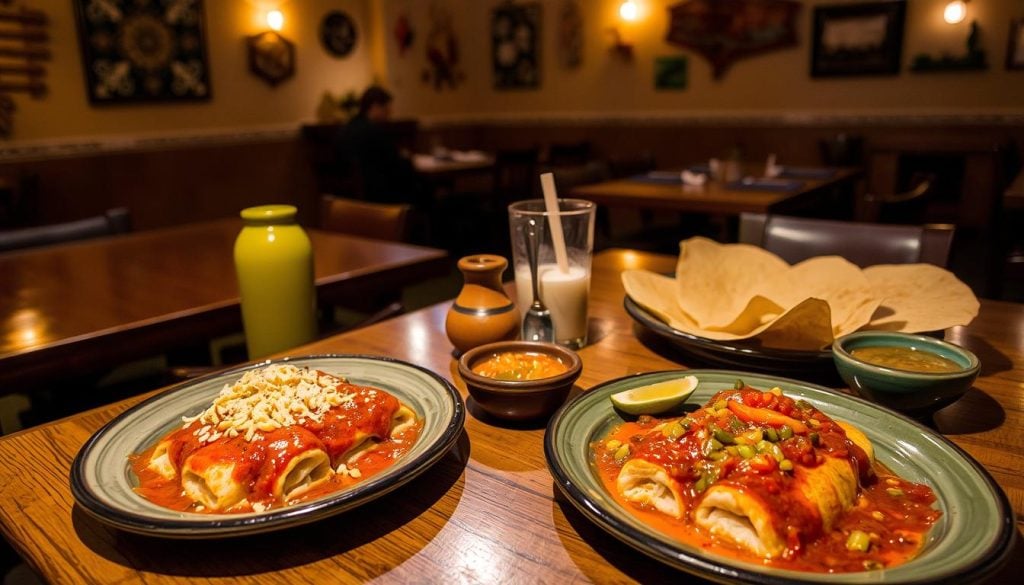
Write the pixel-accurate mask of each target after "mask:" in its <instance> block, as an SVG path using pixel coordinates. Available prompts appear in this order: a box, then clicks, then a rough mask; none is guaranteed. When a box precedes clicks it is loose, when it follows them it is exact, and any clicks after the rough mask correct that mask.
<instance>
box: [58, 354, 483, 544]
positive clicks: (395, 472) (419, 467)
mask: <svg viewBox="0 0 1024 585" xmlns="http://www.w3.org/2000/svg"><path fill="white" fill-rule="evenodd" d="M283 362H287V363H289V364H293V365H295V366H299V367H302V366H307V367H310V368H316V369H319V370H323V371H325V372H328V373H331V374H335V375H340V376H344V377H345V378H347V379H348V380H349V381H350V382H352V383H354V384H362V385H369V386H376V387H378V388H382V389H384V390H386V391H388V392H390V393H391V394H393V395H394V396H395V397H396V398H398V399H399V400H400V401H401V402H403V403H404V404H406V405H408V406H409V407H411V408H412V409H413V410H414V411H415V412H416V414H417V416H419V417H420V418H421V419H422V420H423V430H422V432H421V433H420V437H419V439H418V440H417V442H416V444H415V445H414V446H413V448H412V449H411V450H410V451H409V452H408V453H406V455H405V457H403V458H402V459H400V460H398V461H397V462H395V464H394V465H392V466H391V467H389V468H387V469H385V470H384V471H383V472H381V473H379V474H377V475H374V476H373V477H371V478H369V479H367V480H366V481H363V482H359V483H357V484H355V485H352V486H350V487H348V488H346V489H343V490H339V491H337V492H333V493H330V494H326V495H324V496H323V497H320V498H317V499H314V500H310V501H308V502H302V503H299V504H296V505H293V506H287V507H284V508H280V509H274V510H269V511H266V512H262V513H256V512H253V513H248V514H194V513H185V512H176V511H174V510H169V509H167V508H164V507H162V506H158V505H157V504H154V503H152V502H150V501H149V500H146V499H145V498H143V497H142V496H140V495H138V494H136V493H135V491H134V489H133V488H134V487H136V486H137V485H138V478H136V477H135V474H134V473H133V472H132V470H131V466H130V465H129V463H128V456H129V455H131V454H133V453H139V452H141V451H143V450H144V449H146V448H147V447H149V446H150V445H152V444H153V442H154V441H156V440H157V439H159V438H160V437H162V436H163V435H164V434H166V433H167V432H169V431H170V430H171V429H173V428H174V427H176V426H180V425H181V417H182V415H194V414H197V413H199V412H201V411H202V410H204V409H205V408H206V407H207V406H209V405H210V404H211V403H212V401H213V399H214V397H215V396H216V395H217V394H218V393H219V392H220V390H221V389H222V388H223V387H224V385H225V384H228V383H233V382H235V381H236V380H238V379H239V378H241V376H242V374H243V373H244V372H246V371H248V370H251V369H254V368H257V367H264V366H266V365H267V364H269V363H283ZM465 418H466V407H465V405H464V404H463V402H462V397H461V396H460V395H459V393H458V391H457V390H456V389H455V387H454V386H452V385H451V384H450V383H449V382H448V381H447V380H445V379H444V378H442V377H440V376H438V375H437V374H435V373H433V372H431V371H429V370H427V369H425V368H421V367H419V366H416V365H413V364H409V363H406V362H403V361H399V360H396V359H391V358H385V357H377V356H359V355H328V356H310V357H302V358H289V359H284V360H277V361H274V362H270V361H267V362H262V363H258V364H253V365H249V366H245V367H241V368H236V369H234V370H230V371H227V372H223V373H219V374H214V375H211V376H207V377H204V378H200V379H197V380H194V381H191V382H188V383H186V384H183V385H181V386H177V387H175V388H172V389H170V390H168V391H166V392H163V393H161V394H158V395H156V396H154V397H152V398H150V399H148V400H146V401H145V402H142V403H140V404H138V405H136V406H134V407H133V408H131V409H129V410H127V411H125V412H123V413H121V415H120V416H118V417H117V418H115V419H114V420H112V421H110V422H109V423H107V425H106V426H104V427H103V428H101V429H100V430H99V431H97V432H96V433H95V434H94V435H93V436H92V437H91V438H90V439H89V440H88V441H87V442H86V443H85V445H84V446H83V447H82V449H81V450H80V451H79V452H78V456H77V457H76V458H75V461H74V463H73V464H72V466H71V493H72V495H73V496H74V498H75V501H76V502H77V503H78V504H79V506H81V508H82V509H83V510H84V511H86V512H87V513H89V514H90V515H92V516H94V517H95V518H97V519H99V520H100V521H102V522H105V523H107V524H110V525H112V526H115V527H117V528H120V529H122V530H127V531H129V532H135V533H139V534H148V535H154V536H163V537H171V538H215V537H223V536H233V535H241V534H255V533H260V532H269V531H271V530H278V529H281V528H286V527H291V526H296V525H299V524H305V523H307V522H313V521H315V520H319V519H321V518H325V517H327V516H330V515H333V514H337V513H339V512H343V511H345V510H349V509H351V508H354V507H356V506H359V505H361V504H364V503H366V502H368V501H370V500H372V499H374V498H378V497H380V496H382V495H384V494H386V493H388V492H390V491H392V490H394V489H395V488H397V487H399V486H400V485H402V484H404V483H406V482H408V481H410V480H412V479H413V478H415V477H416V476H417V475H419V474H420V473H422V472H423V471H425V470H426V469H427V468H428V467H430V466H431V465H433V464H434V463H435V462H437V460H438V459H440V458H441V457H442V456H444V454H445V453H447V452H448V449H449V448H451V446H452V445H453V444H454V443H455V441H456V440H457V439H458V437H459V434H460V433H461V432H462V426H463V423H464V422H465Z"/></svg>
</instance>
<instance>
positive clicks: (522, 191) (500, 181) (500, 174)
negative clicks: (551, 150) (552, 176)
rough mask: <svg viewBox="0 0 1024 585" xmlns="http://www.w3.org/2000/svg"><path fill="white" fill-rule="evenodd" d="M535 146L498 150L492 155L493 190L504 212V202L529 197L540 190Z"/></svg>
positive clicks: (537, 154) (537, 153)
mask: <svg viewBox="0 0 1024 585" xmlns="http://www.w3.org/2000/svg"><path fill="white" fill-rule="evenodd" d="M538 156H539V151H538V150H537V149H536V148H523V149H516V150H499V151H497V152H496V153H495V155H494V191H495V193H496V195H497V199H498V200H499V201H500V202H501V210H502V211H503V212H504V207H505V205H506V204H508V203H511V202H513V201H519V200H520V199H531V198H533V197H534V196H535V195H537V194H539V192H540V179H539V178H538V174H537V159H538Z"/></svg>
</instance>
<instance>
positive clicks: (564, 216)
mask: <svg viewBox="0 0 1024 585" xmlns="http://www.w3.org/2000/svg"><path fill="white" fill-rule="evenodd" d="M596 208H597V206H596V205H594V203H593V202H591V201H584V200H582V199H559V200H558V218H559V219H560V220H561V223H562V231H563V233H564V237H565V249H566V258H567V266H566V270H564V271H563V270H562V268H561V267H560V266H559V265H558V260H557V258H556V256H555V245H554V243H553V241H552V230H551V219H552V218H551V215H550V214H548V212H547V210H546V209H545V207H544V200H543V199H528V200H525V201H517V202H516V203H513V204H512V205H509V207H508V220H509V229H510V230H511V235H512V264H513V268H514V270H515V278H516V295H517V299H518V302H517V305H518V306H519V312H520V313H521V314H525V313H526V310H527V309H529V308H530V304H531V303H532V302H533V289H532V286H531V280H530V262H529V256H528V255H527V248H526V238H527V235H526V234H527V232H526V230H525V229H524V226H525V225H526V223H527V222H528V221H529V220H530V219H534V220H536V223H537V226H538V228H539V229H538V233H537V238H538V240H539V242H538V244H539V245H538V247H537V264H538V270H537V272H538V286H539V289H540V290H539V294H540V299H541V302H543V303H544V306H546V307H547V308H548V310H550V311H551V320H552V323H553V325H554V329H555V341H556V342H558V343H559V344H561V345H565V346H567V347H570V348H573V349H579V348H580V347H583V346H584V345H586V344H587V300H588V298H589V296H590V262H591V258H592V257H593V254H594V210H595V209H596Z"/></svg>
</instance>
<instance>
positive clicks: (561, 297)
mask: <svg viewBox="0 0 1024 585" xmlns="http://www.w3.org/2000/svg"><path fill="white" fill-rule="evenodd" d="M537 272H538V274H540V280H539V282H538V285H539V287H540V298H541V300H542V301H543V302H544V306H545V307H547V308H548V310H549V311H551V321H552V324H553V325H554V327H555V340H556V341H558V342H559V343H564V344H568V345H573V346H577V347H579V346H582V345H583V344H585V343H586V341H587V298H588V296H589V292H590V271H589V270H587V269H585V268H583V267H581V266H570V267H569V272H567V273H562V272H561V271H560V270H559V269H558V265H557V264H541V265H540V266H538V267H537ZM516 294H517V295H518V299H519V302H518V305H519V311H520V312H521V313H523V314H526V310H527V309H529V308H530V303H532V302H533V289H532V287H531V285H530V267H529V266H521V267H518V269H517V270H516Z"/></svg>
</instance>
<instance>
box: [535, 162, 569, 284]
mask: <svg viewBox="0 0 1024 585" xmlns="http://www.w3.org/2000/svg"><path fill="white" fill-rule="evenodd" d="M540 186H541V188H542V189H543V190H544V207H546V208H547V210H548V219H549V221H550V222H551V243H552V244H554V246H555V261H556V262H557V263H558V270H560V271H561V272H562V274H569V255H568V254H566V252H565V234H564V233H563V232H562V217H561V216H560V215H559V214H558V193H557V192H556V190H555V176H554V175H552V174H551V173H544V174H542V175H541V176H540Z"/></svg>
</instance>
